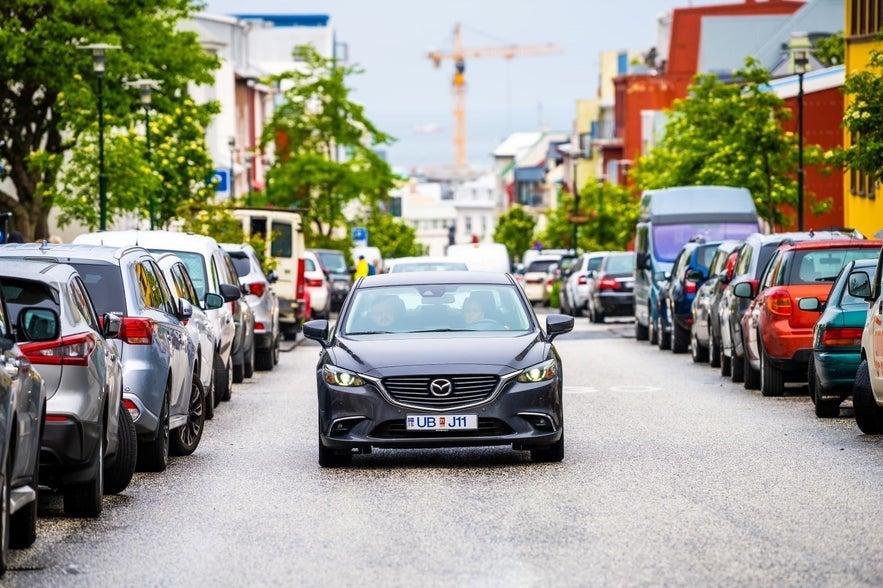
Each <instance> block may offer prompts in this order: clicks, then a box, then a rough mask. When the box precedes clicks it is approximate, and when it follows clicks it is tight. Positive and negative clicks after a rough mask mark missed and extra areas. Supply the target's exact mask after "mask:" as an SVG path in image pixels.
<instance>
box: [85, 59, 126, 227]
mask: <svg viewBox="0 0 883 588" xmlns="http://www.w3.org/2000/svg"><path fill="white" fill-rule="evenodd" d="M78 49H86V50H89V51H91V52H92V71H94V72H95V76H96V77H97V78H98V228H99V229H100V230H102V231H104V230H106V229H107V174H106V173H105V171H104V69H105V65H106V61H107V60H106V55H105V52H107V51H109V50H111V49H119V45H108V44H107V43H92V44H91V45H80V46H79V47H78Z"/></svg>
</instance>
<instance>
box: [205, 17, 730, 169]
mask: <svg viewBox="0 0 883 588" xmlns="http://www.w3.org/2000/svg"><path fill="white" fill-rule="evenodd" d="M204 1H206V3H207V6H206V9H205V10H206V12H211V13H217V14H237V13H238V14H246V13H247V14H255V13H267V14H326V15H328V16H330V25H331V26H332V27H333V28H334V30H335V33H336V36H337V40H338V42H341V43H346V44H347V45H348V49H349V59H350V62H352V63H355V64H358V65H359V66H360V67H361V68H362V69H363V70H364V73H362V74H361V75H359V76H356V77H354V78H353V79H352V80H351V86H352V88H353V94H352V98H353V99H354V100H357V101H358V102H360V103H362V104H364V105H365V108H366V113H367V115H368V117H369V118H370V119H371V120H372V121H373V122H374V123H375V124H376V125H377V126H378V127H379V128H380V129H381V130H383V131H385V132H387V133H389V134H391V135H392V136H393V137H395V138H396V142H395V143H394V144H393V145H392V146H390V147H389V148H388V149H387V156H388V160H389V162H390V163H391V164H392V165H393V166H394V167H397V168H400V169H403V170H406V171H413V170H417V169H421V168H427V167H435V166H441V165H446V164H450V163H452V162H453V159H454V143H453V138H452V137H453V133H452V127H453V106H454V101H453V96H452V95H451V77H452V74H453V71H454V66H453V63H451V62H450V61H443V62H442V65H441V67H440V68H438V69H436V68H435V67H434V66H433V64H432V62H431V61H430V60H429V59H428V58H427V57H426V53H427V52H428V51H429V50H432V49H440V50H450V49H451V46H452V37H453V30H454V26H455V24H456V23H458V22H459V23H461V25H462V28H463V33H462V36H463V44H464V46H465V47H467V48H470V47H484V46H499V45H509V44H513V43H514V44H546V43H556V44H559V45H561V46H563V49H564V50H563V53H561V54H557V55H541V56H519V57H516V58H514V59H512V60H508V61H507V60H505V59H502V58H495V57H488V58H485V57H482V58H475V59H469V60H467V62H466V80H467V91H466V128H467V137H466V145H467V158H468V160H469V163H470V165H472V166H474V167H478V168H486V167H489V166H490V165H491V162H492V156H491V153H492V152H493V150H494V148H495V147H496V146H497V145H499V144H500V143H501V142H502V141H503V140H504V139H505V138H506V137H507V136H508V135H509V134H510V133H512V132H516V131H535V130H539V129H541V128H543V129H546V130H550V131H563V132H570V130H571V129H572V127H573V119H574V116H575V109H576V101H577V100H578V99H580V98H592V97H595V96H596V95H597V91H598V62H599V55H600V53H601V52H602V51H609V50H623V49H626V50H639V51H646V50H647V49H649V48H650V47H652V46H654V45H655V44H656V38H657V16H658V15H659V14H661V13H664V12H668V11H670V10H671V9H672V8H678V7H686V6H690V5H691V4H692V5H694V6H698V5H706V4H724V3H733V2H740V1H741V0H692V1H691V0H542V1H537V0H436V1H435V2H430V1H428V0H324V1H322V0H285V1H282V0H247V1H245V0H204Z"/></svg>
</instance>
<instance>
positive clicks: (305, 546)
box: [3, 318, 883, 587]
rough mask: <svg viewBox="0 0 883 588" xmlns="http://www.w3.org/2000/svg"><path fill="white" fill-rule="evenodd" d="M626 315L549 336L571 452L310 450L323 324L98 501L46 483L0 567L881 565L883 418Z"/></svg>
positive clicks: (218, 574)
mask: <svg viewBox="0 0 883 588" xmlns="http://www.w3.org/2000/svg"><path fill="white" fill-rule="evenodd" d="M632 331H633V328H632V325H631V324H630V323H627V322H622V323H618V324H607V325H590V324H589V323H588V320H587V319H585V318H582V319H577V327H576V329H575V331H574V332H573V333H571V334H569V335H566V336H564V337H561V338H560V339H559V340H558V343H557V347H558V349H559V351H560V353H561V355H562V356H563V358H564V372H565V390H566V396H565V407H566V408H565V410H566V419H567V421H566V422H567V425H566V431H567V449H566V451H567V454H566V456H565V459H564V461H563V462H562V463H560V464H533V463H531V462H530V461H529V458H528V454H527V453H526V452H525V453H521V452H514V451H512V450H510V449H506V448H489V449H482V448H479V449H452V450H408V451H398V452H396V451H393V450H379V451H375V452H374V453H373V454H371V455H368V456H356V458H355V459H354V464H353V467H351V468H348V469H340V470H323V469H321V468H319V466H318V464H317V462H316V435H317V433H316V401H315V380H314V375H313V367H314V365H315V360H316V356H317V354H318V349H319V348H318V346H317V345H315V344H313V343H312V342H307V343H304V344H301V345H299V346H298V347H296V348H295V349H294V350H293V351H292V352H290V353H285V354H283V355H282V358H281V362H280V364H279V366H277V368H276V369H275V370H274V371H273V372H270V373H264V372H257V373H256V374H255V377H254V378H253V379H251V380H247V381H246V383H245V384H243V385H239V386H236V387H235V388H234V393H233V398H232V400H231V401H230V402H229V403H225V404H224V405H223V406H221V407H220V409H219V410H218V411H217V412H216V416H215V419H214V420H213V421H211V422H210V423H208V428H207V430H206V434H205V436H204V437H203V440H202V444H201V445H200V447H199V449H198V450H197V451H196V453H195V454H194V455H192V456H189V457H184V458H173V459H172V462H171V465H170V467H169V468H168V470H167V471H166V472H164V473H162V474H140V473H139V474H136V477H135V479H134V480H133V482H132V484H131V486H130V487H129V489H128V490H127V491H126V492H125V493H124V494H123V495H121V496H115V497H109V498H107V499H106V501H105V511H104V514H103V515H102V516H101V518H100V519H97V520H74V519H67V518H64V517H63V516H62V514H61V501H60V499H59V498H57V497H51V496H42V497H41V511H40V512H41V515H42V518H41V519H40V524H39V529H38V540H37V543H36V544H35V545H34V547H32V548H31V549H29V550H24V551H13V552H12V553H13V557H12V569H11V570H10V571H9V572H8V573H7V576H6V578H4V580H3V585H5V586H27V587H33V586H183V585H194V584H196V585H211V586H244V585H249V586H269V585H274V586H287V585H294V586H331V585H338V586H344V585H360V586H366V585H378V586H380V585H382V586H414V585H421V586H437V585H456V586H506V587H511V586H643V585H668V586H672V585H679V586H685V585H690V586H695V585H813V586H816V585H828V586H832V585H833V586H862V585H869V586H879V585H881V584H883V533H881V532H880V525H879V521H880V520H881V516H880V514H879V512H878V510H877V507H878V506H879V505H880V504H881V497H883V439H880V438H874V437H868V436H865V435H863V434H861V432H860V431H859V430H858V428H857V427H856V426H855V422H854V419H853V418H852V413H851V411H850V410H849V409H843V410H842V412H841V418H837V419H831V420H827V421H820V420H818V419H816V417H815V416H814V414H813V412H812V409H811V404H810V402H809V400H808V398H807V397H806V396H803V395H800V393H801V392H803V391H804V389H801V388H795V389H794V390H792V394H791V395H789V396H786V397H785V398H764V397H762V396H761V395H760V393H759V392H756V391H746V390H745V389H744V388H743V387H742V385H741V384H738V385H736V384H732V383H730V382H729V380H726V379H724V378H721V377H720V376H719V375H718V372H717V371H716V370H713V369H711V368H710V367H708V366H707V365H705V366H697V365H693V364H692V362H691V360H690V357H689V355H678V356H675V355H673V354H672V353H671V352H670V351H665V352H663V351H659V350H657V349H656V348H655V347H651V346H650V345H648V344H647V343H646V342H644V343H638V342H636V341H635V340H634V339H633V338H632V337H631V336H630V335H631V334H632Z"/></svg>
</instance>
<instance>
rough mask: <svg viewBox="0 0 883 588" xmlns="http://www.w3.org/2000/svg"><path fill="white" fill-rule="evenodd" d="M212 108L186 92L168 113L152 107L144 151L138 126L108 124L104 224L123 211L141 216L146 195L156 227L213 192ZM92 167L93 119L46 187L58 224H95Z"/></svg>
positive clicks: (203, 201)
mask: <svg viewBox="0 0 883 588" xmlns="http://www.w3.org/2000/svg"><path fill="white" fill-rule="evenodd" d="M215 112H216V107H215V105H214V104H208V105H203V106H199V105H197V104H195V103H194V102H193V101H192V100H191V99H190V98H189V97H186V96H185V97H184V98H183V99H182V100H181V102H180V103H179V104H178V105H177V106H175V108H174V111H173V112H171V113H162V112H155V113H154V112H152V113H151V115H150V151H149V152H148V150H147V135H146V134H145V133H144V131H143V128H142V129H141V130H139V129H137V128H135V127H129V128H126V129H122V128H114V129H113V132H112V133H110V134H109V135H105V166H106V169H107V175H108V177H110V178H112V182H111V184H110V189H109V190H108V209H107V219H108V225H110V224H112V223H113V219H114V218H115V217H116V216H118V215H121V214H124V213H127V212H137V213H139V215H140V216H141V217H142V218H144V219H147V218H148V212H149V210H150V199H151V197H153V199H154V207H155V213H154V214H155V217H154V218H155V219H156V226H157V227H163V226H166V225H167V224H168V223H169V222H170V221H172V220H174V219H176V218H178V217H179V216H180V212H181V209H182V208H183V209H185V210H187V209H190V208H200V207H202V206H205V205H206V203H207V202H208V201H209V200H210V199H211V198H212V197H213V196H214V186H213V185H212V184H211V183H210V178H211V175H212V170H213V168H214V165H213V162H212V160H211V157H210V155H209V153H208V151H207V149H206V145H205V129H206V127H207V126H208V124H209V121H210V119H211V116H212V115H213V114H214V113H215ZM142 120H143V119H142ZM129 124H131V121H129ZM96 169H98V136H97V123H96V124H95V125H93V126H92V127H91V128H89V129H88V130H87V131H86V132H84V133H83V134H81V135H80V137H79V138H78V141H77V144H76V146H75V147H74V148H73V150H72V154H71V161H70V164H69V165H66V166H65V168H64V169H63V170H62V171H61V172H60V173H59V176H58V181H57V182H56V184H55V185H53V186H51V187H47V193H48V194H50V195H52V197H53V198H54V200H55V203H56V205H57V206H58V208H60V209H61V212H60V213H59V215H58V222H59V224H60V225H61V226H65V225H66V224H69V223H70V222H71V221H74V220H76V221H78V222H80V223H81V224H83V225H85V226H87V227H88V228H89V229H90V230H94V229H96V228H97V227H98V223H99V218H98V210H97V208H96V206H95V201H94V195H93V194H92V192H94V187H95V173H96V172H95V170H96Z"/></svg>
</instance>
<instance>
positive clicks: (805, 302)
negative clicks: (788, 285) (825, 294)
mask: <svg viewBox="0 0 883 588" xmlns="http://www.w3.org/2000/svg"><path fill="white" fill-rule="evenodd" d="M797 308H799V309H800V310H810V311H812V310H816V311H819V312H821V311H822V303H821V302H819V299H818V298H815V297H809V298H801V299H800V300H798V301H797Z"/></svg>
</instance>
